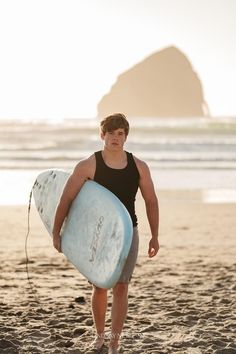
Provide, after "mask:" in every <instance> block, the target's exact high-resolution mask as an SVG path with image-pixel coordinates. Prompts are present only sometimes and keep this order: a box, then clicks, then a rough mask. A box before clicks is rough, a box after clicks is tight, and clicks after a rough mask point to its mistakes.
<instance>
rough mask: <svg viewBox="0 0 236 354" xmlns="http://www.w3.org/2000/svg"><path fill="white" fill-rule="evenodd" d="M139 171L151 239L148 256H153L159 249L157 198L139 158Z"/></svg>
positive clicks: (145, 165) (144, 164)
mask: <svg viewBox="0 0 236 354" xmlns="http://www.w3.org/2000/svg"><path fill="white" fill-rule="evenodd" d="M136 163H137V167H138V170H139V173H140V182H139V187H140V190H141V193H142V196H143V198H144V201H145V206H146V213H147V218H148V222H149V225H150V229H151V234H152V237H151V240H150V242H149V249H148V254H149V257H154V256H155V255H156V254H157V252H158V250H159V242H158V231H159V206H158V199H157V195H156V192H155V188H154V185H153V181H152V178H151V174H150V170H149V168H148V166H147V164H146V163H145V162H143V161H141V160H138V159H137V160H136Z"/></svg>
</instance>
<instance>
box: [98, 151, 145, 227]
mask: <svg viewBox="0 0 236 354" xmlns="http://www.w3.org/2000/svg"><path fill="white" fill-rule="evenodd" d="M126 154H127V166H126V167H125V168H122V169H115V168H111V167H109V166H107V165H106V164H105V162H104V160H103V157H102V152H101V151H97V152H95V157H96V171H95V176H94V181H95V182H97V183H99V184H101V185H102V186H104V187H106V188H107V189H109V190H110V191H111V192H112V193H114V194H115V195H116V196H117V197H118V198H119V199H120V201H121V202H122V203H123V204H124V205H125V207H126V209H127V210H128V212H129V214H130V216H131V219H132V222H133V226H137V216H136V214H135V205H134V203H135V197H136V193H137V190H138V186H139V172H138V168H137V166H136V163H135V161H134V158H133V155H132V154H131V153H129V152H126Z"/></svg>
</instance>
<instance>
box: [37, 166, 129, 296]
mask: <svg viewBox="0 0 236 354" xmlns="http://www.w3.org/2000/svg"><path fill="white" fill-rule="evenodd" d="M68 178H69V173H68V172H66V171H63V170H58V169H53V170H46V171H43V172H42V173H40V174H39V175H38V176H37V178H36V180H35V183H34V186H33V196H34V201H35V206H36V208H37V210H38V213H39V215H40V217H41V219H42V221H43V224H44V225H45V227H46V229H47V231H48V233H49V234H50V235H51V236H52V229H53V224H54V217H55V212H56V208H57V205H58V202H59V200H60V197H61V194H62V192H63V189H64V186H65V183H66V181H67V179H68ZM132 234H133V225H132V220H131V217H130V215H129V213H128V211H127V209H126V208H125V206H124V205H123V204H122V203H121V201H120V200H119V199H118V198H117V197H116V196H115V195H114V194H113V193H112V192H110V191H109V190H108V189H106V188H105V187H103V186H101V185H99V184H98V183H96V182H94V181H91V180H89V181H86V182H85V183H84V185H83V186H82V188H81V190H80V191H79V193H78V195H77V196H76V198H75V199H74V201H73V203H72V205H71V207H70V210H69V213H68V216H67V218H66V220H65V222H64V224H63V227H62V232H61V237H62V240H61V248H62V252H63V253H64V255H65V256H66V257H67V258H68V260H69V261H70V262H71V263H72V264H73V265H74V266H75V267H76V268H77V269H78V270H79V272H80V273H81V274H83V275H84V276H85V277H86V278H87V279H88V280H89V281H90V282H91V283H92V284H94V285H96V286H98V287H100V288H106V289H109V288H112V287H113V286H114V285H115V284H116V283H117V281H118V280H119V277H120V275H121V273H122V270H123V267H124V264H125V262H126V259H127V256H128V253H129V249H130V246H131V242H132Z"/></svg>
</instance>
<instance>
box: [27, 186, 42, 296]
mask: <svg viewBox="0 0 236 354" xmlns="http://www.w3.org/2000/svg"><path fill="white" fill-rule="evenodd" d="M32 192H33V188H32V189H31V191H30V196H29V204H28V217H27V234H26V238H25V268H26V274H27V279H28V283H29V286H30V289H31V292H32V293H33V294H34V298H35V301H36V302H38V303H39V299H38V297H37V295H36V293H37V290H36V289H35V286H34V283H33V282H32V280H31V278H30V275H29V263H30V261H29V256H28V250H27V248H28V238H29V234H30V210H31V200H32Z"/></svg>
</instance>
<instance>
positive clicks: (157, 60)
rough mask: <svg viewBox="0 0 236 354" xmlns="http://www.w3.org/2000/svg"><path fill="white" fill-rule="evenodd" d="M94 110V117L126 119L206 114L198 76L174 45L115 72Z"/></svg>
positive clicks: (201, 115)
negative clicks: (120, 116)
mask: <svg viewBox="0 0 236 354" xmlns="http://www.w3.org/2000/svg"><path fill="white" fill-rule="evenodd" d="M97 111H98V117H104V116H106V115H108V114H111V113H113V112H123V113H124V114H126V115H127V116H128V117H129V118H132V117H204V116H209V113H208V108H207V104H206V102H205V99H204V95H203V89H202V84H201V81H200V79H199V76H198V74H197V73H196V72H195V71H194V69H193V67H192V65H191V63H190V61H189V60H188V58H187V57H186V55H185V54H184V53H182V52H181V51H180V50H179V49H177V48H176V47H168V48H165V49H163V50H161V51H158V52H156V53H154V54H152V55H150V56H149V57H147V58H145V59H144V60H143V61H141V62H139V63H137V64H136V65H134V66H133V67H132V68H130V69H129V70H127V71H125V72H123V73H122V74H121V75H119V76H118V78H117V80H116V82H115V83H114V85H113V86H112V87H111V90H110V92H108V93H107V94H105V95H104V96H103V97H102V99H101V100H100V102H99V103H98V106H97Z"/></svg>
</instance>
